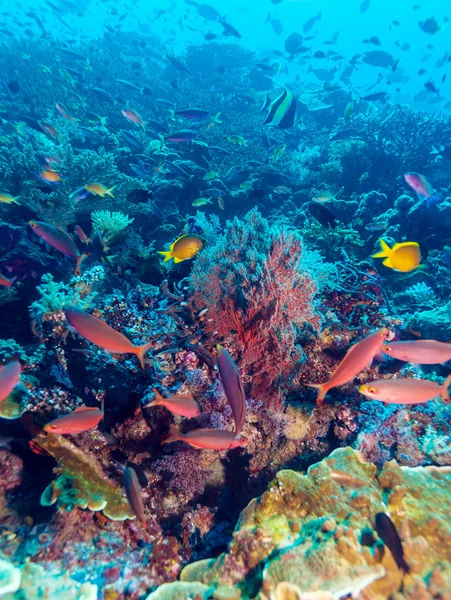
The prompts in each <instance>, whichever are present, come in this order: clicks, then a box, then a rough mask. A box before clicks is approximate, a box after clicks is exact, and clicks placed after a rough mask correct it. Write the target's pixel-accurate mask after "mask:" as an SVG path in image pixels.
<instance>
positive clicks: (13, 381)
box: [0, 360, 22, 402]
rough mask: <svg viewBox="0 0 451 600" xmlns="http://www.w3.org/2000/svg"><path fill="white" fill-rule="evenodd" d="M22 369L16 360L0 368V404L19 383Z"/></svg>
mask: <svg viewBox="0 0 451 600" xmlns="http://www.w3.org/2000/svg"><path fill="white" fill-rule="evenodd" d="M21 372H22V368H21V366H20V362H19V361H18V360H13V361H12V362H10V363H7V364H6V365H5V366H3V367H1V368H0V402H3V400H5V399H6V398H7V397H8V396H9V395H10V393H11V392H12V391H13V389H14V388H15V387H16V385H17V384H18V383H19V380H20V374H21Z"/></svg>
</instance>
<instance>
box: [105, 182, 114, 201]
mask: <svg viewBox="0 0 451 600" xmlns="http://www.w3.org/2000/svg"><path fill="white" fill-rule="evenodd" d="M115 187H116V186H115V185H113V187H112V188H110V189H109V190H107V191H106V193H107V194H108V196H111V197H112V198H114V196H113V194H112V193H111V192H112V191H113V190H114V188H115Z"/></svg>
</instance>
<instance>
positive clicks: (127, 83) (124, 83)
mask: <svg viewBox="0 0 451 600" xmlns="http://www.w3.org/2000/svg"><path fill="white" fill-rule="evenodd" d="M114 81H115V82H116V83H120V84H121V85H122V86H124V87H126V88H127V89H129V90H135V91H136V92H141V88H139V87H138V86H137V85H135V84H134V83H132V82H131V81H127V80H126V79H115V80H114Z"/></svg>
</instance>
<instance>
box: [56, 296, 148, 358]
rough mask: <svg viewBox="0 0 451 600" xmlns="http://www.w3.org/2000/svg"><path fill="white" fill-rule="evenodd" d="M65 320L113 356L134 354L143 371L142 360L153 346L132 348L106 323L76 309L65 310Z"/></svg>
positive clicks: (123, 336)
mask: <svg viewBox="0 0 451 600" xmlns="http://www.w3.org/2000/svg"><path fill="white" fill-rule="evenodd" d="M66 318H67V320H68V321H69V323H70V324H71V325H72V327H73V328H74V329H75V331H76V332H77V333H78V334H79V335H81V336H82V337H84V338H85V339H87V340H88V342H91V343H92V344H95V345H96V346H100V348H103V349H104V350H106V351H107V352H112V353H113V354H135V355H136V356H137V357H138V360H139V362H140V364H141V367H142V368H143V369H144V358H145V356H146V354H147V353H148V352H149V350H150V349H151V348H152V346H153V345H154V343H153V342H149V343H148V344H144V345H143V346H134V345H133V344H132V343H131V341H130V340H129V339H128V338H126V337H125V335H122V333H119V331H116V330H115V329H113V328H112V327H110V326H109V325H107V323H104V322H103V321H101V320H100V319H98V318H97V317H94V316H93V315H90V314H89V313H86V312H84V311H82V310H78V309H77V308H68V309H66Z"/></svg>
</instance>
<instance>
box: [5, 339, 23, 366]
mask: <svg viewBox="0 0 451 600" xmlns="http://www.w3.org/2000/svg"><path fill="white" fill-rule="evenodd" d="M12 358H18V359H19V360H21V361H22V362H26V360H27V355H26V353H25V350H24V349H23V348H22V346H21V345H20V344H18V343H17V342H16V341H15V340H12V339H8V340H0V363H4V362H7V361H8V360H11V359H12Z"/></svg>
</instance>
